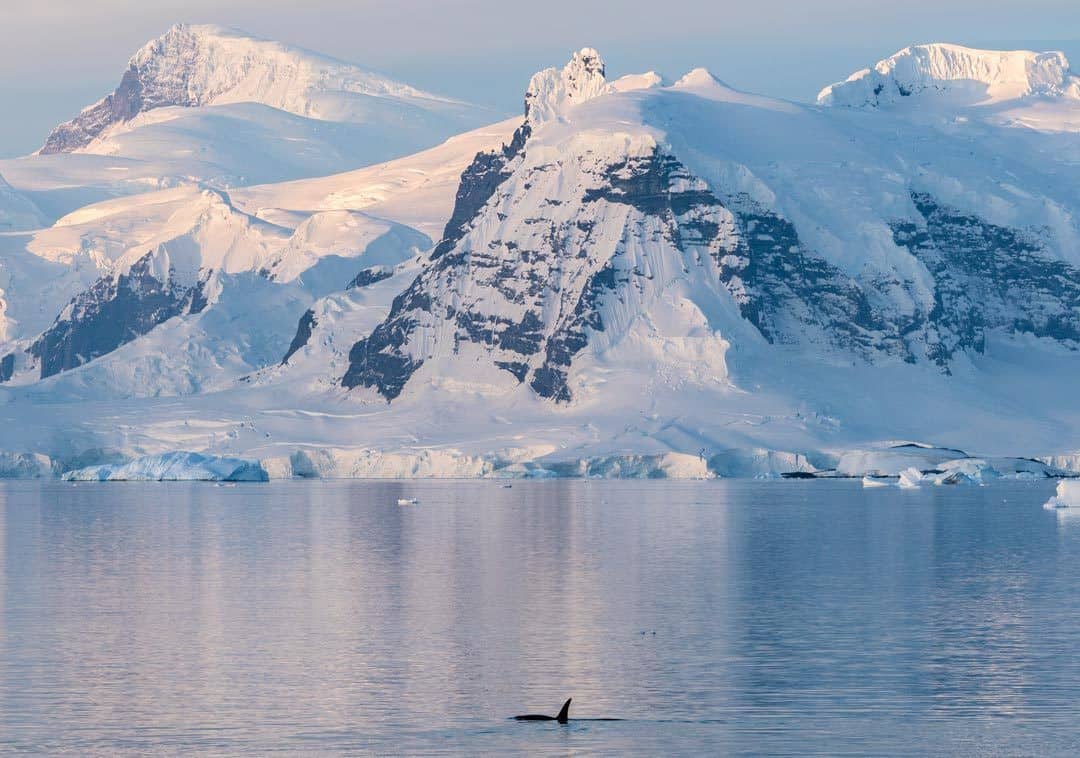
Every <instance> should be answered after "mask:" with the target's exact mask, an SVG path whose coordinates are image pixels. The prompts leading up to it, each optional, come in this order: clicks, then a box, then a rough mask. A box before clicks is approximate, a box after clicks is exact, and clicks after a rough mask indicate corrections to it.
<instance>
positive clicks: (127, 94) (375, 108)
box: [40, 24, 469, 155]
mask: <svg viewBox="0 0 1080 758" xmlns="http://www.w3.org/2000/svg"><path fill="white" fill-rule="evenodd" d="M242 102H251V103H260V104H263V105H267V106H270V107H273V108H277V109H280V110H283V111H286V112H288V113H292V114H294V115H298V116H304V117H306V118H314V119H323V120H337V121H361V122H364V121H370V120H373V119H374V120H378V119H382V118H387V117H390V118H394V117H395V116H400V117H401V118H405V117H412V118H419V117H423V116H424V115H428V116H431V115H436V116H443V117H446V118H450V119H453V118H461V117H463V116H465V114H466V113H467V111H468V109H469V108H468V106H466V104H464V103H460V102H458V101H455V100H452V99H450V98H444V97H440V96H438V95H434V94H431V93H428V92H422V91H420V90H418V89H416V88H414V87H410V86H409V85H406V84H402V83H400V82H395V81H393V80H391V79H387V78H385V77H381V76H378V75H376V74H372V73H370V72H367V71H364V70H362V69H361V68H359V67H357V66H354V65H352V64H349V63H345V62H342V61H337V60H334V59H332V58H327V57H325V56H321V55H317V54H315V53H309V52H307V51H305V50H301V49H299V48H293V47H289V46H287V45H282V44H280V43H277V42H271V41H268V40H261V39H258V38H255V37H251V36H247V35H245V34H243V33H242V32H239V31H235V30H231V29H226V28H224V27H218V26H198V25H196V26H191V25H187V24H177V25H176V26H173V27H172V28H171V29H169V30H168V31H167V32H166V33H165V34H164V35H162V36H161V37H159V38H158V39H155V40H153V41H151V42H149V43H148V44H147V45H146V46H144V47H143V48H142V49H141V50H139V51H138V52H137V53H136V54H135V55H134V56H132V58H131V60H130V61H129V62H128V67H127V70H126V71H125V72H124V75H123V77H122V79H121V81H120V84H119V86H118V87H117V88H116V90H114V91H113V92H112V93H111V94H109V95H107V96H106V97H104V98H103V99H101V100H100V101H98V102H97V103H95V104H93V105H91V106H89V107H88V108H86V109H85V110H84V111H83V112H82V113H80V114H79V115H78V116H77V117H76V118H74V119H72V120H71V121H68V122H66V123H64V124H61V125H60V126H58V127H57V128H56V129H54V130H53V132H52V133H51V134H50V135H49V137H48V138H47V139H46V141H45V144H44V145H43V147H42V148H41V150H40V152H41V153H42V154H44V155H49V154H53V153H60V152H71V151H73V150H78V149H80V148H84V147H86V146H87V145H89V144H90V143H91V142H92V141H93V140H94V139H96V138H98V137H100V136H102V134H103V133H105V132H106V130H108V129H109V128H110V127H113V126H115V125H117V124H123V123H125V122H128V121H131V120H132V119H133V118H135V117H136V116H137V115H139V114H140V113H146V112H148V111H151V110H155V109H158V108H164V107H170V106H178V107H184V108H194V107H199V106H208V105H222V104H228V103H242ZM388 106H389V108H390V110H389V111H388V112H387V113H383V112H382V111H384V110H386V108H387V107H388Z"/></svg>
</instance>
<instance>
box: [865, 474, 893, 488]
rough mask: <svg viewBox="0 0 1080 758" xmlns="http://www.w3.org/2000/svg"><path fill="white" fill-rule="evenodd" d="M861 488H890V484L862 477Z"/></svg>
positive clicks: (870, 477) (869, 477)
mask: <svg viewBox="0 0 1080 758" xmlns="http://www.w3.org/2000/svg"><path fill="white" fill-rule="evenodd" d="M862 486H863V487H891V486H892V482H889V481H887V480H885V479H875V478H874V477H872V476H864V477H863V478H862Z"/></svg>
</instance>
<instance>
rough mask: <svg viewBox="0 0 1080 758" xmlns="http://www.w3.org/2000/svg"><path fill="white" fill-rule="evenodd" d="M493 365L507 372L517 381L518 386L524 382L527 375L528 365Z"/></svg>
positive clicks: (513, 362)
mask: <svg viewBox="0 0 1080 758" xmlns="http://www.w3.org/2000/svg"><path fill="white" fill-rule="evenodd" d="M495 365H496V366H498V367H499V368H501V369H502V370H504V371H509V372H510V373H511V374H513V375H514V378H515V379H517V380H518V384H521V383H522V382H524V381H525V377H526V376H527V375H528V373H529V364H528V363H522V362H521V361H495Z"/></svg>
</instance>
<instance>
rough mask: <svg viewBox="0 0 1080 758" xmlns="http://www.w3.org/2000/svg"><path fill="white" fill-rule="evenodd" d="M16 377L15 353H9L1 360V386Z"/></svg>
mask: <svg viewBox="0 0 1080 758" xmlns="http://www.w3.org/2000/svg"><path fill="white" fill-rule="evenodd" d="M14 375H15V353H8V354H7V355H5V356H4V357H3V358H0V384H2V383H4V382H6V381H9V380H10V379H11V377H13V376H14Z"/></svg>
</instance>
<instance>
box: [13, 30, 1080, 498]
mask: <svg viewBox="0 0 1080 758" xmlns="http://www.w3.org/2000/svg"><path fill="white" fill-rule="evenodd" d="M947 47H948V46H933V48H934V50H936V51H938V52H940V51H941V50H944V49H946V48H947ZM948 49H951V48H948ZM935 55H937V53H935ZM951 55H952V54H951V53H950V54H949V55H945V54H944V53H941V56H940V57H941V61H943V62H940V65H939V62H938V61H937V58H936V57H934V56H931V58H932V59H933V60H931V63H928V64H926V65H925V66H923V68H919V69H918V70H919V71H922V73H921V74H919V76H921V77H923V79H922V80H924V81H925V82H927V83H928V84H927V87H926V88H925V89H924V90H922V91H921V94H919V95H910V96H906V97H905V96H901V97H905V99H904V100H903V101H897V103H896V104H890V105H887V106H885V105H878V106H877V107H835V106H836V105H840V104H842V103H840V102H839V101H838V100H837V99H836V98H835V97H834V98H833V99H832V100H828V99H826V100H827V101H823V104H821V105H817V106H804V105H798V104H794V103H789V102H785V101H777V100H772V99H769V98H764V97H760V96H756V95H753V94H750V93H744V92H740V91H737V90H734V89H732V88H730V87H728V86H726V85H724V84H723V83H722V82H720V81H719V80H717V79H716V78H715V77H713V76H712V75H711V74H710V73H709V72H707V71H704V70H701V69H699V70H695V71H692V72H690V73H689V74H687V75H686V76H684V77H682V78H681V79H679V80H677V81H676V83H675V84H672V85H665V84H664V83H663V80H661V79H660V78H659V77H656V76H655V75H641V76H635V77H624V78H623V79H620V80H617V81H616V82H609V81H608V79H607V77H606V72H605V70H604V65H603V61H602V59H601V57H600V56H599V55H598V54H597V52H596V51H595V50H592V49H589V48H586V49H584V50H582V51H581V52H580V53H578V54H576V55H575V56H574V57H573V58H572V59H571V61H570V62H569V63H568V64H567V65H566V66H565V67H563V68H561V69H548V70H545V71H543V72H541V73H539V74H537V75H536V76H535V77H533V79H532V81H531V82H530V84H529V87H528V90H527V93H526V99H525V102H526V113H525V114H524V118H522V119H520V120H518V122H517V123H516V124H501V125H496V126H495V127H492V128H490V129H484V130H478V131H476V132H474V133H471V134H469V135H464V136H462V137H460V138H457V139H454V140H450V141H448V142H447V143H445V144H444V145H441V146H439V147H437V148H433V149H431V150H428V151H425V152H423V153H420V154H417V155H415V156H411V157H408V158H403V159H399V160H396V161H392V162H389V163H387V164H384V165H381V166H375V167H370V168H366V169H361V170H359V171H354V172H348V173H346V174H341V175H338V176H334V177H326V178H321V179H310V180H303V181H298V182H289V183H285V184H274V185H268V186H260V187H254V188H250V189H236V190H230V191H228V192H223V191H221V190H213V191H211V190H209V189H206V188H202V189H186V188H185V189H182V190H170V191H166V192H161V193H152V194H149V195H147V196H145V197H142V198H139V199H129V200H123V201H121V200H116V201H110V202H109V203H105V204H100V205H95V206H90V207H87V208H85V209H82V210H79V211H78V212H76V213H74V214H71V215H70V216H69V217H68V218H66V219H65V220H63V222H62V223H61V224H59V225H58V226H57V227H55V228H54V229H51V230H49V231H48V233H47V234H46V233H37V234H36V235H32V237H31V239H32V243H33V245H34V249H35V250H37V251H38V253H37V254H31V253H29V252H27V253H26V254H27V255H33V258H34V260H37V261H41V262H43V263H47V264H48V265H50V266H56V267H64V266H66V265H69V263H68V262H70V261H74V260H79V258H78V256H75V257H67V256H68V255H69V253H70V249H71V244H72V243H71V242H65V239H68V240H75V239H80V240H87V239H89V240H91V242H87V243H85V247H86V249H87V250H90V251H93V253H94V255H96V256H97V257H96V258H95V260H100V261H101V262H102V263H101V270H102V272H104V273H103V275H102V278H101V279H100V280H98V281H96V282H95V283H94V284H93V286H92V287H91V288H90V289H89V290H86V291H84V292H83V294H82V295H80V296H79V297H83V296H85V295H86V293H91V294H94V293H97V294H96V295H95V296H94V297H90V298H89V299H88V300H78V299H77V301H76V302H75V303H74V304H73V305H72V307H70V308H67V309H65V310H64V311H63V312H62V313H61V315H60V318H59V320H58V321H57V322H56V324H54V325H53V326H52V327H49V328H48V329H46V330H45V332H43V335H48V334H49V329H54V330H55V331H53V332H52V333H51V337H52V338H54V339H52V340H51V341H50V339H49V338H48V337H46V338H45V340H44V342H42V337H43V335H34V334H31V333H29V332H25V331H23V332H17V333H18V339H20V340H23V341H24V342H21V343H19V344H18V345H16V346H15V349H16V352H18V350H22V349H23V345H24V344H25V342H26V341H32V343H33V344H38V345H44V346H45V347H48V346H53V347H55V348H56V349H54V350H51V351H50V350H46V349H44V348H42V349H39V350H38V352H37V354H36V359H37V360H38V361H39V363H37V364H35V363H34V361H33V360H30V359H25V358H19V359H18V360H17V361H16V367H15V375H14V378H12V379H11V381H10V382H9V383H8V384H6V385H3V386H0V398H2V399H3V400H4V401H5V402H3V404H0V417H3V418H5V420H7V421H8V422H9V423H7V424H2V425H0V449H2V450H6V451H9V452H10V453H12V454H22V455H26V454H35V453H36V454H42V453H44V454H47V455H48V456H50V458H52V460H53V465H54V466H55V467H56V468H57V469H62V470H66V469H70V468H81V467H84V466H87V465H93V464H97V463H99V462H114V459H116V458H119V459H121V460H123V459H127V458H132V457H138V456H143V455H148V454H160V453H164V452H168V451H175V450H193V451H198V452H200V453H203V454H209V455H215V456H229V457H240V458H245V459H252V460H254V459H258V460H260V461H261V462H262V464H263V466H264V468H265V469H266V470H267V472H268V473H269V474H270V475H271V476H287V475H299V476H398V475H400V476H418V475H424V476H427V475H456V476H559V475H578V476H581V475H585V476H673V477H705V476H714V475H721V476H730V475H776V474H780V473H790V472H803V473H806V472H815V471H818V472H820V471H831V472H837V473H840V474H843V475H853V476H855V475H862V474H866V473H875V472H876V473H881V472H888V473H891V474H895V473H896V472H897V471H900V470H906V469H907V468H910V467H912V466H915V467H916V468H918V469H919V470H920V471H921V470H923V469H924V468H927V467H932V466H933V465H935V463H940V464H942V465H944V464H949V465H950V466H953V468H956V469H957V470H961V469H964V470H966V468H971V467H973V466H975V467H977V466H978V465H981V464H976V463H975V462H973V461H972V460H970V459H969V458H968V457H967V454H969V453H970V454H972V455H977V456H983V458H980V459H979V460H986V461H992V463H987V465H992V466H993V468H994V469H995V470H996V471H1000V472H1002V473H1006V474H1009V473H1013V472H1018V471H1024V472H1027V473H1033V474H1035V475H1041V474H1043V473H1046V472H1047V471H1048V469H1047V468H1046V467H1044V466H1041V465H1036V464H1033V463H1032V462H1031V461H1028V462H1027V463H1024V462H1022V461H1016V460H1013V461H1012V462H1009V461H1005V460H1004V459H1005V458H1006V457H1009V456H1013V457H1014V458H1015V457H1018V456H1028V457H1034V456H1037V455H1038V456H1048V458H1047V460H1059V459H1061V460H1064V459H1066V458H1068V456H1069V451H1071V450H1075V449H1077V448H1080V433H1078V432H1077V429H1080V424H1078V421H1080V405H1078V402H1077V400H1076V396H1075V391H1074V389H1073V386H1072V385H1073V382H1072V381H1071V377H1072V376H1073V375H1074V374H1075V372H1076V371H1077V370H1080V244H1078V241H1080V217H1078V214H1080V183H1078V182H1077V181H1076V179H1077V178H1078V175H1077V170H1078V169H1077V167H1078V166H1080V128H1076V127H1074V126H1073V124H1074V123H1078V122H1077V120H1076V114H1077V108H1078V103H1080V101H1078V99H1077V98H1075V97H1074V96H1073V95H1072V94H1071V90H1070V89H1069V87H1071V85H1068V86H1065V87H1064V88H1059V89H1060V91H1059V90H1054V89H1052V88H1051V89H1047V88H1045V87H1044V88H1041V89H1040V88H1039V87H1036V86H1034V85H1031V86H1027V85H1024V86H1020V85H1017V83H1016V82H1017V79H1016V76H1015V75H1014V74H1015V71H1014V68H1015V65H1014V62H1015V61H1022V62H1023V61H1028V62H1030V66H1031V67H1033V68H1032V70H1033V71H1034V72H1035V74H1038V76H1036V75H1035V74H1031V75H1030V76H1029V79H1030V81H1031V82H1036V83H1038V82H1044V81H1049V80H1050V79H1048V78H1047V77H1050V74H1049V73H1046V72H1047V71H1049V70H1050V68H1052V67H1050V68H1047V67H1048V66H1049V64H1045V65H1044V64H1043V63H1040V62H1039V61H1040V60H1042V59H1041V58H1040V57H1039V55H1037V54H1028V53H1015V54H1013V53H1009V54H1002V55H1001V56H999V57H998V59H1000V60H999V63H998V64H994V65H996V66H997V68H994V67H993V66H990V64H986V65H984V64H983V63H977V62H974V61H972V60H969V58H970V56H968V55H967V54H966V53H965V54H964V55H960V54H959V53H957V54H956V55H957V56H959V57H958V58H957V57H956V56H953V57H950V56H951ZM965 56H967V57H965ZM976 57H978V56H976ZM954 58H955V60H954ZM998 59H995V60H998ZM980 60H982V59H981V58H980ZM1047 60H1050V59H1047ZM946 63H947V64H948V65H949V66H953V67H954V68H955V70H956V71H960V72H961V73H964V72H967V73H965V76H975V75H978V76H980V77H982V79H980V80H979V81H980V87H982V94H981V95H980V96H979V97H978V98H973V97H969V96H968V94H970V92H969V90H968V89H967V84H962V86H961V85H957V86H960V88H961V89H964V90H965V92H964V93H963V96H962V97H953V96H952V95H951V94H950V93H951V92H953V89H954V84H953V83H954V82H955V81H959V80H957V79H956V78H955V77H953V74H952V73H951V72H952V71H953V70H954V69H953V68H948V67H946V68H942V66H944V65H945V64H946ZM931 64H932V65H931ZM920 65H922V64H920ZM1017 65H1018V64H1017ZM1024 65H1028V64H1027V63H1025V64H1024ZM907 66H908V64H907V63H902V62H896V63H894V64H892V68H889V67H888V66H886V67H885V68H886V69H887V72H900V73H896V74H895V76H898V77H900V78H897V79H896V81H898V82H901V84H902V85H903V86H904V87H905V88H906V87H907V84H905V83H910V82H911V81H914V80H913V79H912V78H911V77H910V76H908V73H905V72H907V71H908V69H907ZM1062 67H1067V66H1066V64H1064V63H1062ZM1024 70H1025V71H1027V69H1024ZM879 73H881V72H879ZM1051 73H1052V72H1051ZM1044 74H1045V76H1044ZM881 75H882V76H885V73H881ZM892 75H893V74H890V76H892ZM912 76H913V75H912ZM1025 76H1027V74H1025ZM1063 76H1064V75H1063ZM905 77H906V78H905ZM1039 77H1042V78H1039ZM859 80H860V78H859V77H858V76H856V77H855V78H854V79H853V80H852V81H859ZM984 80H985V81H984ZM965 81H966V80H965ZM1063 81H1064V80H1063ZM857 86H858V87H862V86H863V85H861V84H860V85H857ZM1040 86H1041V85H1040ZM840 89H841V88H839V87H838V88H836V93H839V92H840ZM853 91H854V90H852V92H853ZM870 91H871V92H872V91H873V86H871V89H870ZM986 92H992V94H991V95H990V96H985V95H986ZM939 95H941V96H939ZM837 97H838V95H837ZM851 100H852V102H854V101H856V100H858V98H857V97H855V96H854V95H852V98H851ZM849 104H850V103H849ZM1033 125H1036V127H1037V128H1033ZM515 126H516V127H517V128H516V130H515V128H514V127H515ZM140 216H143V217H146V218H148V219H152V220H149V221H147V222H146V223H143V222H141V221H139V220H138V219H139V217H140ZM65 235H72V236H70V237H65ZM93 240H98V241H99V242H94V241H93ZM125 241H127V242H129V243H130V244H126V245H125ZM343 243H344V244H343ZM29 248H30V246H29V245H27V248H26V249H27V250H29ZM85 255H87V256H89V255H90V253H89V252H87V253H85ZM87 260H89V258H87ZM132 272H134V273H132ZM346 275H348V276H346ZM124 276H127V277H128V280H126V281H121V279H122V278H123V277H124ZM102 282H104V284H102ZM132 282H135V284H134V285H132ZM335 282H336V283H335ZM174 285H175V286H174ZM148 294H150V295H152V297H147V296H146V295H148ZM117 304H124V308H123V309H122V312H123V313H124V314H125V318H129V317H130V318H129V323H132V324H139V325H149V327H150V328H149V329H147V330H145V331H144V332H142V333H141V336H138V337H137V338H135V339H131V340H127V341H124V342H122V343H121V344H118V345H116V346H114V349H111V350H110V351H108V352H107V353H104V354H101V355H100V356H99V357H96V358H94V359H91V358H93V356H92V355H90V354H88V353H87V352H86V350H83V349H82V348H80V347H78V345H82V344H90V343H92V342H93V340H95V339H98V338H99V337H101V336H102V335H103V334H107V330H105V331H102V329H101V328H100V323H104V322H105V321H106V320H105V319H103V318H101V317H100V314H101V313H105V312H107V311H108V309H114V308H117V307H119V306H118V305H117ZM28 305H29V304H28V303H27V304H26V306H24V307H23V309H24V310H26V311H28V310H29V307H28ZM129 306H130V307H129ZM11 310H12V312H13V314H14V313H15V312H16V311H17V310H19V309H16V308H15V307H14V306H12V308H11ZM110 312H111V311H110ZM159 317H164V318H159ZM95 319H98V321H95ZM24 320H25V321H27V322H28V321H29V319H28V318H20V319H14V318H13V319H12V321H13V324H14V326H12V329H15V327H16V326H18V325H19V324H21V323H23V321H24ZM108 321H109V323H112V321H111V320H108ZM71 335H77V336H78V339H76V337H73V336H71ZM82 339H85V340H87V342H85V343H84V342H79V340H82ZM18 354H19V355H25V352H23V353H18ZM50 356H51V360H53V365H56V362H57V361H59V362H60V364H65V365H64V368H63V370H62V371H60V372H59V373H57V374H55V375H52V376H49V377H48V378H45V379H43V380H40V379H38V378H37V375H40V368H41V366H43V365H44V362H45V361H46V359H47V358H49V357H50ZM31 357H32V358H34V357H35V356H31ZM35 371H37V372H38V374H37V375H35ZM177 395H183V396H184V397H183V398H182V400H181V399H178V398H177V397H176V396H177ZM31 414H33V417H34V419H35V423H34V424H32V425H28V424H26V423H20V420H21V419H26V418H28V417H29V416H30V415H31ZM73 420H74V422H73ZM894 440H905V441H916V442H918V443H919V444H914V443H911V442H903V443H897V442H894ZM924 443H934V445H936V447H933V446H930V447H927V446H926V445H925V444H924ZM988 456H989V457H988ZM1050 456H1058V457H1057V458H1054V457H1050ZM957 460H964V461H966V462H964V463H959V464H955V465H954V462H955V461H957ZM912 461H915V462H916V463H914V464H913V463H912ZM1033 465H1035V468H1032V466H1033ZM965 467H966V468H965ZM1028 469H1031V470H1030V471H1028ZM972 470H974V469H972Z"/></svg>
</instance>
